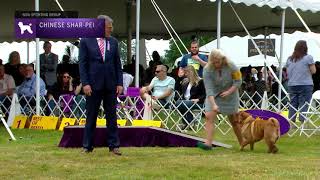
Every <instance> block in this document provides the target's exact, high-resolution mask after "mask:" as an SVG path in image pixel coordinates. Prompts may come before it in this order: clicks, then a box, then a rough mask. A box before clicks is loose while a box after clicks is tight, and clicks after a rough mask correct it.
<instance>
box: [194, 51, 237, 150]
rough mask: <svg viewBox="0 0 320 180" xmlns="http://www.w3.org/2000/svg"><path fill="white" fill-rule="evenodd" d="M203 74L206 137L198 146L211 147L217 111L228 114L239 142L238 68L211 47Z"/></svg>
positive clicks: (220, 52)
mask: <svg viewBox="0 0 320 180" xmlns="http://www.w3.org/2000/svg"><path fill="white" fill-rule="evenodd" d="M203 76H204V78H203V79H204V84H205V89H206V95H207V98H206V102H205V111H206V113H205V115H206V123H205V127H206V133H207V138H206V142H205V143H204V144H202V143H199V147H200V148H202V149H205V150H209V149H211V147H212V135H213V131H214V120H215V119H216V117H217V114H218V113H222V114H226V115H228V118H229V120H230V122H231V125H232V128H233V131H234V133H235V135H236V136H237V139H238V142H239V144H241V143H242V136H241V130H240V126H239V124H238V110H239V92H238V88H239V87H240V86H241V72H240V70H239V69H238V68H237V67H236V66H235V64H234V63H233V62H231V61H230V60H229V59H228V58H227V57H226V56H225V55H224V54H223V53H222V51H221V50H219V49H213V50H212V51H211V53H210V55H209V61H208V64H207V65H206V66H205V68H204V73H203Z"/></svg>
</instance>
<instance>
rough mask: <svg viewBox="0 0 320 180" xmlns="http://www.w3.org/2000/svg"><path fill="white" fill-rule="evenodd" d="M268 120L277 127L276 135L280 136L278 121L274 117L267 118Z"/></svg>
mask: <svg viewBox="0 0 320 180" xmlns="http://www.w3.org/2000/svg"><path fill="white" fill-rule="evenodd" d="M268 121H270V122H271V124H272V125H273V126H274V127H276V128H277V136H278V138H280V124H279V121H278V120H277V119H276V118H269V119H268Z"/></svg>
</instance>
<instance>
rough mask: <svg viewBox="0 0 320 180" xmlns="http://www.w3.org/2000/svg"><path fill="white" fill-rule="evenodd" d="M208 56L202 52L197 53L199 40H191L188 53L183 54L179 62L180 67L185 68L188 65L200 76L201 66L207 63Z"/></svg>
mask: <svg viewBox="0 0 320 180" xmlns="http://www.w3.org/2000/svg"><path fill="white" fill-rule="evenodd" d="M207 61H208V58H207V56H206V55H204V54H199V42H198V41H192V42H191V46H190V54H186V55H184V56H183V58H182V60H181V62H180V68H185V67H186V66H188V65H191V66H193V67H194V69H195V70H197V72H198V75H199V76H200V77H202V71H203V67H205V65H206V64H207Z"/></svg>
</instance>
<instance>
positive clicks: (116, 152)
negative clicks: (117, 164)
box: [109, 148, 122, 156]
mask: <svg viewBox="0 0 320 180" xmlns="http://www.w3.org/2000/svg"><path fill="white" fill-rule="evenodd" d="M109 152H111V153H113V154H114V155H117V156H121V155H122V153H121V152H120V150H119V148H113V149H110V150H109Z"/></svg>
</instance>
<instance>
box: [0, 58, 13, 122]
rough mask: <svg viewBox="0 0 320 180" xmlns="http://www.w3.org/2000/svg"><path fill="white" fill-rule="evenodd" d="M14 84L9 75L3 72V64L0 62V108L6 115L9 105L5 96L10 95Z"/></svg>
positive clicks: (6, 115) (9, 102)
mask: <svg viewBox="0 0 320 180" xmlns="http://www.w3.org/2000/svg"><path fill="white" fill-rule="evenodd" d="M15 88H16V85H15V83H14V79H13V77H12V76H11V75H8V74H5V70H4V65H2V64H0V105H1V110H2V112H3V113H4V114H5V117H8V113H9V110H10V106H11V101H10V99H8V98H6V97H7V96H12V94H13V92H14V90H15Z"/></svg>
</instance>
